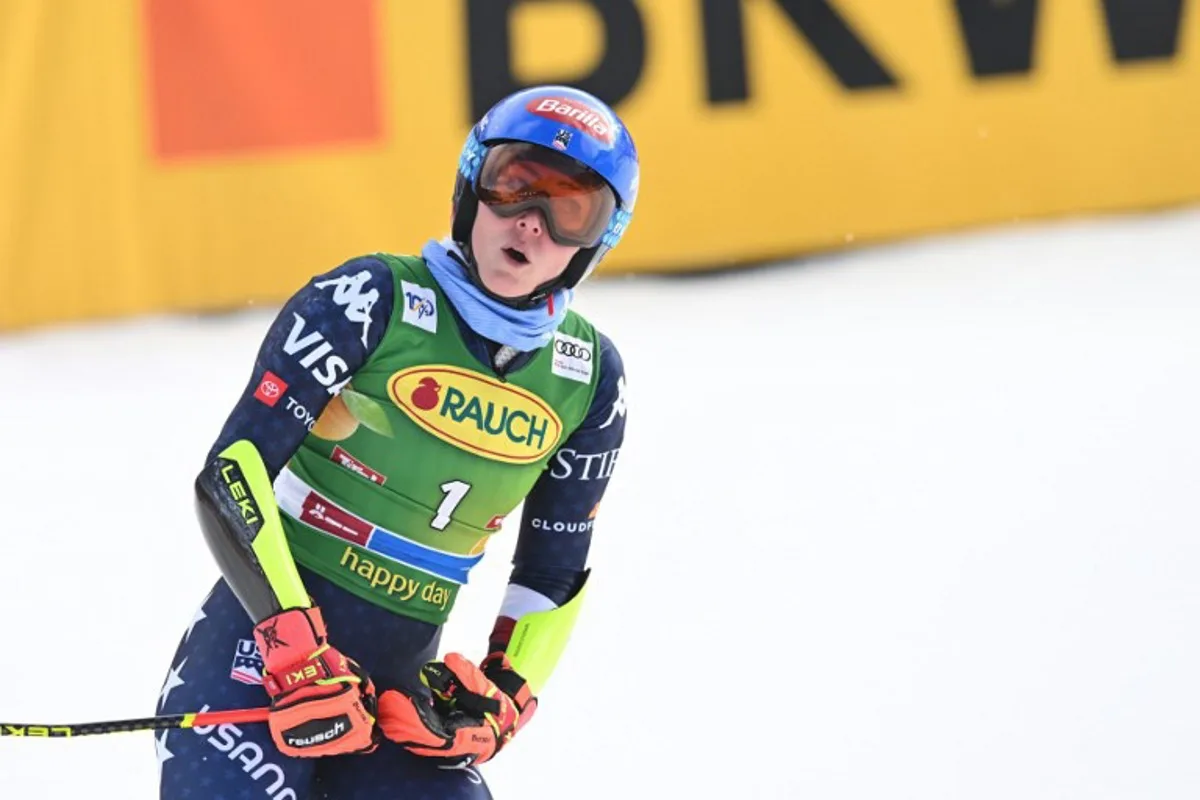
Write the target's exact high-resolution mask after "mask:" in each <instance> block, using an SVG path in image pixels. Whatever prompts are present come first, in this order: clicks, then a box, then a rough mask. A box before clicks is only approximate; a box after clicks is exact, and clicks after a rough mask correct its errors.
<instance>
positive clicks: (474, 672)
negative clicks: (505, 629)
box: [379, 653, 537, 766]
mask: <svg viewBox="0 0 1200 800" xmlns="http://www.w3.org/2000/svg"><path fill="white" fill-rule="evenodd" d="M421 680H422V681H423V682H424V683H425V685H426V686H428V687H429V690H430V692H431V695H432V696H431V697H410V696H408V695H405V694H402V693H400V692H397V691H386V692H384V693H383V694H382V695H380V697H379V727H380V729H381V730H382V731H383V735H384V736H386V737H387V738H388V739H391V740H392V741H393V742H396V743H397V744H400V745H403V746H404V747H405V749H407V750H408V751H409V752H411V753H413V754H415V755H419V756H426V757H430V758H435V759H438V760H442V761H445V762H446V765H447V766H450V765H454V766H465V765H470V764H482V763H484V762H485V761H488V760H489V759H491V758H492V757H493V756H495V755H496V753H498V752H499V751H500V749H501V748H502V747H504V745H506V744H508V742H509V740H510V739H512V737H513V736H514V735H515V734H516V732H517V731H518V730H520V729H521V728H522V727H523V726H524V725H525V723H526V722H528V721H529V720H530V719H532V718H533V712H534V710H535V709H536V708H537V699H536V698H534V697H533V694H532V693H531V692H530V690H529V687H528V686H527V685H526V684H525V681H524V679H523V678H521V677H520V676H519V675H517V673H516V672H514V671H513V670H512V668H511V667H510V666H509V664H508V659H506V658H505V657H504V654H503V653H493V654H492V655H490V656H488V657H487V659H485V660H484V662H483V669H482V670H481V669H480V668H479V667H477V666H475V665H474V664H472V663H471V662H470V661H468V660H467V659H466V658H464V657H463V656H461V655H459V654H458V653H451V654H449V655H447V656H446V659H445V661H431V662H429V663H428V664H426V665H425V666H424V667H422V668H421ZM508 690H511V691H512V694H509V693H508ZM464 759H466V760H465V761H464Z"/></svg>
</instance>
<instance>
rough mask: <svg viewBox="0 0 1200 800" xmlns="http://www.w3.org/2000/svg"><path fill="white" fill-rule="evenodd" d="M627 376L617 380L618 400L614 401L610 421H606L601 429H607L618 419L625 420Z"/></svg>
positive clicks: (609, 416) (609, 413)
mask: <svg viewBox="0 0 1200 800" xmlns="http://www.w3.org/2000/svg"><path fill="white" fill-rule="evenodd" d="M625 408H626V407H625V376H624V375H622V376H621V377H619V378H617V399H616V400H613V404H612V411H610V412H608V419H606V420H605V421H604V424H603V425H601V426H600V427H601V428H607V427H608V426H609V425H612V424H613V423H614V422H616V421H617V417H620V418H621V419H625Z"/></svg>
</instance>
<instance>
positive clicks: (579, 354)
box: [550, 331, 594, 383]
mask: <svg viewBox="0 0 1200 800" xmlns="http://www.w3.org/2000/svg"><path fill="white" fill-rule="evenodd" d="M593 349H594V345H593V343H592V342H589V341H587V340H586V339H576V338H575V337H574V336H568V335H567V334H565V333H563V332H561V331H556V332H555V333H554V361H553V364H552V365H551V367H550V371H551V372H553V373H554V374H555V375H558V376H559V377H561V378H567V379H568V380H572V381H578V382H579V383H591V380H592V352H593Z"/></svg>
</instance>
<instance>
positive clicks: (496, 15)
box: [467, 0, 646, 120]
mask: <svg viewBox="0 0 1200 800" xmlns="http://www.w3.org/2000/svg"><path fill="white" fill-rule="evenodd" d="M587 2H588V3H590V4H591V5H592V7H593V8H595V9H596V11H597V12H599V14H600V18H601V19H602V20H603V21H604V54H603V55H602V56H601V57H600V63H599V64H598V65H597V66H596V69H595V70H593V71H592V73H591V74H590V75H584V76H564V77H562V78H556V79H553V80H544V81H539V83H568V84H571V85H572V86H576V87H578V88H580V89H583V90H584V91H586V92H591V93H592V94H594V95H596V96H597V97H599V98H600V99H601V100H603V101H604V102H606V103H608V104H609V105H616V104H617V103H619V102H620V101H621V100H623V99H624V98H625V97H626V95H628V94H629V93H630V92H631V91H633V87H634V86H636V85H637V82H638V79H639V78H640V77H641V76H642V67H643V65H644V64H645V63H646V29H645V26H644V25H643V24H642V15H641V13H640V12H639V11H638V9H637V6H636V5H634V2H633V0H587ZM521 3H535V4H536V3H545V4H549V3H548V0H468V2H467V60H468V63H469V67H468V68H469V70H470V73H471V77H470V80H471V119H472V120H475V119H478V118H480V117H482V116H483V115H484V113H485V112H486V111H487V110H488V109H489V108H491V107H492V106H493V105H494V104H495V103H496V102H498V101H499V100H501V99H503V98H504V97H506V96H507V95H509V94H512V93H513V92H515V91H518V90H520V89H525V88H528V87H527V86H525V85H524V84H520V83H518V82H517V79H516V78H515V77H514V76H513V72H512V60H511V46H512V41H511V39H512V31H511V30H510V29H509V24H508V23H509V18H510V15H511V13H512V10H513V9H514V8H516V7H517V6H518V5H519V4H521ZM547 46H548V47H563V46H570V43H569V42H553V43H550V44H548V45H547Z"/></svg>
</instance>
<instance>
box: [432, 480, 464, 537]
mask: <svg viewBox="0 0 1200 800" xmlns="http://www.w3.org/2000/svg"><path fill="white" fill-rule="evenodd" d="M438 488H439V489H441V490H442V491H443V492H445V493H446V496H445V498H443V499H442V504H441V505H439V506H438V509H437V514H436V515H435V516H434V518H433V521H432V522H430V523H429V527H431V528H433V529H434V530H435V531H444V530H446V526H447V525H449V524H450V515H451V514H453V513H454V509H456V508H458V504H459V503H461V502H462V501H463V498H464V497H466V496H467V492H469V491H471V484H469V483H466V482H465V481H447V482H446V483H443V484H442V485H441V486H439V487H438Z"/></svg>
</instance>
